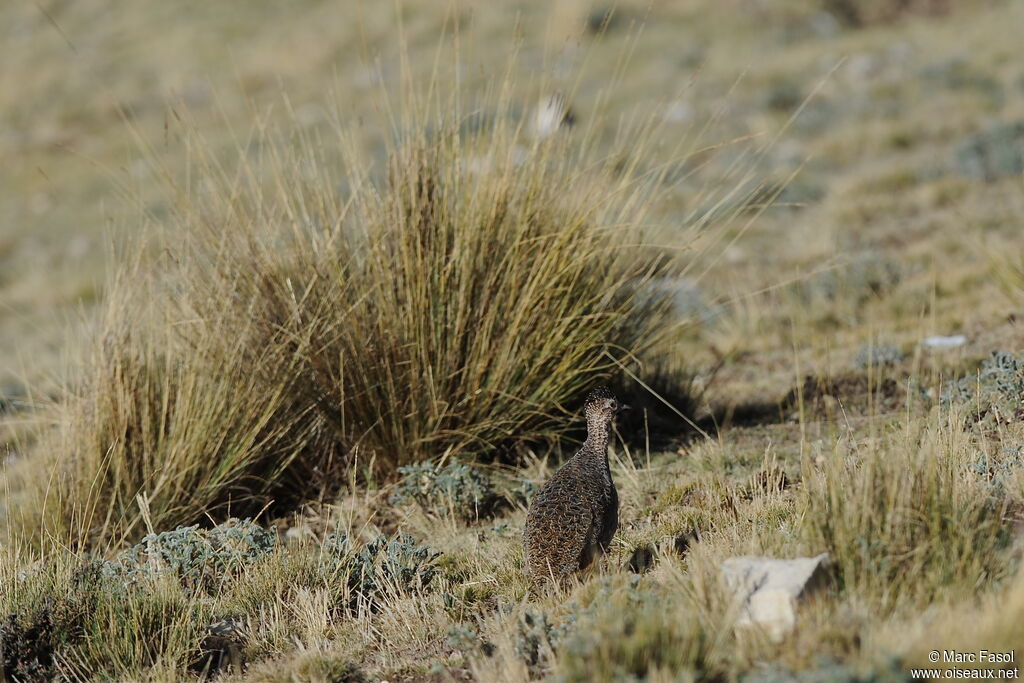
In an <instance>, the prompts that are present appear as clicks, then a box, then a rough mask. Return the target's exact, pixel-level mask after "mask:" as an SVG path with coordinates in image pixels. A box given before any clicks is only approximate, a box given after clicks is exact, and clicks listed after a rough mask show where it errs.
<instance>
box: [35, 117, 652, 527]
mask: <svg viewBox="0 0 1024 683" xmlns="http://www.w3.org/2000/svg"><path fill="white" fill-rule="evenodd" d="M426 120H428V119H427V118H426V117H424V118H423V119H422V120H421V121H420V122H418V123H413V124H410V125H411V128H410V130H412V131H414V132H412V133H409V134H405V135H400V136H399V142H397V143H396V144H395V145H394V146H393V147H392V148H390V149H389V151H388V153H387V155H386V157H387V160H386V162H385V163H384V166H385V168H384V169H383V171H380V170H379V169H375V168H374V167H373V165H372V164H368V163H364V162H363V161H362V160H353V159H348V158H347V157H346V156H345V155H342V159H341V161H339V159H338V158H337V157H336V155H335V154H334V152H333V151H332V152H331V153H330V154H328V153H326V152H324V149H325V146H324V145H323V144H314V143H313V142H311V141H310V140H309V139H307V138H305V137H302V136H296V138H295V139H291V138H287V136H285V139H284V140H283V141H282V140H281V139H279V138H276V137H274V136H273V135H271V134H269V133H263V134H262V135H261V136H260V137H259V139H258V140H257V141H256V142H253V143H251V144H250V148H251V147H255V148H257V149H259V150H260V153H259V154H257V155H256V156H255V157H254V158H250V157H251V155H250V156H244V155H241V156H240V158H239V159H238V162H237V165H236V167H234V168H233V169H232V170H230V171H228V170H226V169H225V167H224V166H222V165H221V164H220V163H219V162H218V161H217V160H216V159H215V157H214V155H213V153H212V152H211V151H210V150H209V149H207V148H204V147H203V146H202V144H201V141H200V140H199V139H198V137H197V138H196V140H194V141H193V144H194V145H195V146H196V149H197V153H196V156H197V159H198V160H197V162H196V164H195V166H196V169H195V170H194V171H192V172H190V175H189V176H187V177H186V179H185V180H181V181H180V180H179V179H176V178H174V177H173V175H172V174H167V179H166V180H167V186H168V188H169V191H170V195H171V196H173V197H175V202H176V203H175V204H174V205H173V207H174V214H175V216H176V221H175V224H174V225H173V229H174V231H175V239H174V241H173V243H171V242H169V243H167V244H166V245H165V253H166V254H167V256H168V258H167V259H166V260H165V262H164V265H165V267H164V268H163V270H162V271H161V272H159V273H158V274H157V275H155V276H153V277H151V278H150V277H143V276H142V275H141V273H140V271H138V270H135V271H128V272H127V273H125V274H122V276H121V277H120V278H118V279H117V280H116V281H115V283H114V285H113V286H112V291H111V294H110V297H109V299H110V301H111V305H110V314H109V315H108V316H107V318H106V320H105V321H104V323H103V325H102V326H101V329H100V331H99V332H98V333H97V335H96V342H95V343H94V346H93V352H92V356H91V357H90V359H89V361H88V362H87V363H86V364H85V368H84V373H83V375H84V376H83V379H82V380H81V382H80V383H79V384H77V385H75V386H74V387H73V388H72V389H70V390H69V391H68V393H67V396H66V398H65V399H64V400H63V402H62V406H61V409H62V416H61V418H60V419H59V421H58V427H57V429H56V430H55V433H54V434H52V435H51V437H52V444H53V445H52V447H51V449H50V450H51V451H52V452H53V453H59V454H60V457H59V458H55V460H56V461H53V460H51V461H49V462H46V461H41V462H44V464H45V466H48V467H49V468H50V472H49V473H46V474H44V473H40V472H33V473H30V476H29V477H28V479H29V480H30V481H33V482H36V483H37V484H39V483H41V482H45V488H44V489H43V490H37V491H35V492H34V493H33V495H34V496H35V498H34V500H36V501H37V502H36V503H34V504H33V505H32V506H31V507H30V508H29V509H30V515H29V520H28V526H29V528H30V530H31V531H38V530H39V529H43V530H45V531H47V532H52V531H60V530H61V529H63V530H64V535H68V534H72V535H77V539H76V540H78V541H80V542H94V541H101V542H105V541H108V540H116V539H121V538H137V537H139V536H140V535H141V534H142V533H144V532H145V531H146V530H147V528H153V529H167V528H172V527H174V526H175V525H179V524H191V523H194V522H196V521H198V520H200V519H201V517H202V516H203V515H211V516H214V517H218V516H221V517H223V516H225V515H226V514H227V513H229V512H230V513H232V514H236V515H237V514H241V515H254V514H257V513H259V512H260V511H261V510H262V509H264V508H265V507H266V506H267V505H270V504H277V505H278V506H283V507H287V506H289V505H293V504H295V503H298V502H301V501H302V500H305V499H309V498H312V497H316V496H317V495H323V494H325V493H326V494H331V493H332V492H336V491H337V490H338V489H339V488H340V486H341V485H342V484H343V483H347V482H349V481H350V480H351V479H352V478H353V477H357V478H363V479H365V480H367V481H374V480H376V478H378V477H381V476H384V477H387V476H390V475H391V474H392V473H394V472H395V471H396V469H397V468H398V467H401V466H403V465H408V464H410V463H414V462H418V461H421V460H426V459H436V458H442V457H443V458H448V457H459V458H470V459H474V458H475V459H483V460H490V459H494V458H495V457H498V456H501V457H505V458H507V457H509V456H510V455H513V454H514V453H515V452H516V450H517V448H518V447H521V446H524V445H527V446H534V445H538V444H545V443H547V444H552V443H555V442H557V441H558V440H559V439H560V438H561V437H562V436H564V431H563V430H564V424H565V422H566V418H567V416H569V415H570V410H569V408H570V407H575V406H573V405H572V403H571V402H572V401H574V400H576V399H577V398H578V396H579V395H580V394H581V393H583V392H584V391H585V390H586V389H587V388H588V387H590V386H592V385H593V383H594V382H595V381H598V380H600V379H601V378H606V377H608V376H610V375H611V374H612V373H613V372H614V371H615V370H616V368H617V367H618V364H620V363H621V362H623V361H624V362H627V363H635V361H636V360H637V359H638V358H639V357H640V356H641V355H642V354H643V353H644V351H645V350H647V349H649V348H651V347H652V346H653V345H655V344H656V343H657V342H658V341H659V339H660V338H661V337H662V335H663V333H664V331H665V330H666V329H667V327H668V324H669V323H668V322H666V321H667V320H669V319H668V318H667V316H664V315H661V314H660V313H661V311H663V309H664V307H663V305H662V303H663V302H662V301H661V299H662V298H663V297H660V296H659V295H657V294H650V295H644V296H633V295H634V294H635V293H636V292H637V291H638V290H640V289H643V288H644V287H645V286H646V283H647V282H648V280H649V278H650V277H651V276H652V274H654V273H655V272H656V271H657V269H658V268H659V267H660V265H661V263H660V261H659V257H658V256H657V255H656V252H652V251H651V250H649V249H648V250H640V249H637V248H635V247H630V246H629V245H630V244H635V242H634V240H636V239H637V236H638V235H639V233H640V225H641V224H642V221H643V219H644V211H645V209H644V207H645V205H646V204H645V196H646V194H647V193H649V192H650V191H652V188H656V187H659V186H661V183H659V182H653V183H652V182H651V178H650V174H648V176H647V177H646V178H644V179H643V180H642V181H641V179H640V178H639V177H638V172H637V171H636V167H635V165H630V164H629V163H623V158H625V157H623V155H621V154H616V155H612V156H611V157H601V158H595V157H593V155H591V154H589V153H588V152H586V150H588V149H590V147H589V146H588V145H587V144H586V142H585V141H584V143H582V144H580V145H578V146H577V145H575V144H570V143H569V141H568V140H567V139H561V140H547V141H543V142H542V141H539V140H536V139H533V138H531V137H530V136H528V135H527V134H525V133H524V132H522V131H521V130H520V129H519V128H517V127H515V126H514V125H513V124H512V123H506V124H500V125H497V126H496V128H495V129H493V130H491V131H490V133H488V137H487V138H486V139H480V138H478V137H467V136H466V135H464V134H463V133H460V132H459V129H458V127H457V126H454V125H449V124H450V123H451V122H450V121H445V120H442V121H440V122H439V123H436V124H433V123H431V124H430V125H426V124H424V123H423V121H426ZM427 130H430V131H432V132H430V133H427V132H425V131H427ZM448 131H453V132H448ZM338 136H339V140H338V142H337V146H336V147H333V148H331V149H332V150H333V149H338V148H341V149H345V148H346V147H345V145H344V136H343V134H342V133H341V132H338ZM579 150H584V151H579ZM346 159H347V161H346ZM609 159H613V160H614V162H613V161H609ZM655 175H657V174H655ZM338 188H346V189H345V190H342V191H339V189H338ZM140 292H141V294H140ZM37 513H42V515H43V517H44V518H45V519H44V521H43V523H42V524H41V525H40V523H39V520H38V518H37ZM33 527H34V528H33ZM72 530H74V531H72Z"/></svg>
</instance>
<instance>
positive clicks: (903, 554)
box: [803, 412, 1013, 611]
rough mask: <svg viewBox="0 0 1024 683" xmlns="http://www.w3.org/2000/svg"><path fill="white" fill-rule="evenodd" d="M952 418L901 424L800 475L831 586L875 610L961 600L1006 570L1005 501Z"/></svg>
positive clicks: (806, 523) (811, 537)
mask: <svg viewBox="0 0 1024 683" xmlns="http://www.w3.org/2000/svg"><path fill="white" fill-rule="evenodd" d="M959 420H960V418H959V416H958V415H957V414H956V413H955V412H953V413H938V412H937V413H933V415H932V416H930V417H929V418H928V419H925V420H915V421H908V422H907V423H906V424H904V425H901V426H899V427H898V428H895V429H894V430H893V431H892V432H891V433H888V434H883V435H878V436H876V437H874V438H873V439H869V440H867V441H865V442H863V443H860V444H857V445H855V446H852V447H849V448H844V447H843V446H844V444H843V442H840V446H839V450H837V452H835V453H833V454H831V455H830V456H827V459H826V461H825V462H824V463H823V464H822V465H821V467H820V468H818V469H817V471H812V472H808V473H807V474H806V476H805V480H806V502H805V506H806V507H805V510H804V512H803V527H804V531H805V534H806V537H807V539H808V541H809V543H810V545H811V547H812V548H815V549H824V550H829V551H830V552H831V553H832V554H833V557H834V559H835V561H836V570H837V576H838V580H839V588H840V590H841V591H843V592H844V593H847V594H849V595H856V596H862V597H868V596H870V599H871V600H872V601H875V602H876V604H878V605H879V606H880V607H881V608H882V609H884V610H887V611H888V610H892V609H896V608H900V607H907V606H913V605H921V604H928V603H930V602H932V601H934V600H937V599H942V598H943V597H945V596H949V595H962V592H963V591H964V590H967V591H975V590H978V589H980V588H981V587H983V586H985V585H988V584H990V583H992V582H995V581H1001V580H1003V579H1004V578H1006V576H1007V572H1010V571H1012V566H1013V562H1012V561H1011V556H1010V554H1009V545H1010V542H1011V540H1012V533H1011V532H1012V529H1011V528H1010V525H1009V524H1008V523H1007V520H1006V519H1005V515H1006V512H1007V508H1006V506H1007V505H1008V504H1009V503H1010V500H1011V498H1010V497H1008V496H1007V493H1006V491H1005V490H1003V489H1002V488H1001V487H999V486H994V485H993V482H992V481H991V480H990V478H987V477H984V476H980V475H979V473H978V472H977V471H976V470H975V468H974V467H972V465H973V464H974V462H975V461H976V460H977V457H978V456H977V448H978V446H979V443H978V442H977V439H976V438H974V437H973V436H972V434H971V433H970V432H966V431H964V430H963V429H962V428H961V426H960V425H959Z"/></svg>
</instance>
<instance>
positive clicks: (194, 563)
mask: <svg viewBox="0 0 1024 683" xmlns="http://www.w3.org/2000/svg"><path fill="white" fill-rule="evenodd" d="M276 543H277V534H276V533H275V531H274V529H273V528H270V529H264V528H263V527H261V526H259V525H258V524H255V523H254V522H252V521H251V520H248V519H246V520H238V519H230V520H228V521H227V522H224V523H223V524H219V525H217V526H215V527H213V528H212V529H209V530H203V529H200V528H199V527H198V526H189V527H179V528H177V529H174V530H173V531H165V532H162V533H159V534H149V535H148V536H146V537H145V538H143V539H142V541H140V542H139V543H137V544H136V545H134V546H132V547H131V548H129V549H128V550H126V551H124V552H123V553H121V554H120V555H119V556H118V557H117V558H116V559H115V560H114V561H112V562H109V563H106V565H105V567H104V571H105V572H106V573H107V574H108V575H110V576H112V577H116V578H119V579H123V580H124V581H125V582H126V583H127V584H129V585H131V584H135V583H138V582H140V581H146V580H151V579H154V578H156V577H159V576H173V577H175V578H176V579H178V580H179V581H180V582H181V583H182V584H183V585H185V586H190V587H197V586H206V587H209V586H211V585H213V584H214V583H215V582H217V581H219V580H220V579H222V578H223V577H225V576H228V575H231V574H232V573H234V572H236V571H237V570H238V569H240V568H242V567H244V566H246V565H249V564H252V563H253V562H256V561H258V560H260V559H262V558H264V557H265V556H267V555H268V554H269V553H270V552H271V551H273V549H274V546H275V544H276Z"/></svg>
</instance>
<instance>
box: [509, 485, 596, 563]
mask: <svg viewBox="0 0 1024 683" xmlns="http://www.w3.org/2000/svg"><path fill="white" fill-rule="evenodd" d="M559 474H562V472H561V471H560V472H558V473H556V475H555V476H554V477H552V478H551V480H550V481H548V483H547V484H545V486H544V488H543V489H542V490H541V491H540V493H538V494H537V495H536V496H535V497H534V499H533V503H532V504H531V506H530V514H529V517H528V519H527V526H526V553H527V558H528V561H529V564H530V569H531V570H532V571H533V572H534V573H535V574H545V575H546V574H553V575H554V576H555V577H556V578H557V577H561V576H565V575H566V574H568V573H570V572H572V571H575V570H576V569H579V566H580V556H581V555H582V554H583V550H584V548H585V547H586V544H587V540H588V538H589V537H590V536H592V535H593V530H592V526H593V524H594V513H593V510H592V509H591V506H590V504H589V503H588V501H587V499H586V492H585V491H583V490H581V488H580V486H579V485H578V484H577V482H575V481H574V480H573V478H572V477H571V476H558V475H559Z"/></svg>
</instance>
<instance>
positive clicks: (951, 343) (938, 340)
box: [921, 334, 967, 349]
mask: <svg viewBox="0 0 1024 683" xmlns="http://www.w3.org/2000/svg"><path fill="white" fill-rule="evenodd" d="M966 343H967V337H965V336H964V335H962V334H954V335H951V336H948V337H943V336H941V335H940V336H935V337H925V338H924V339H922V340H921V346H923V347H925V348H928V349H955V348H957V347H959V346H963V345H964V344H966Z"/></svg>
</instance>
